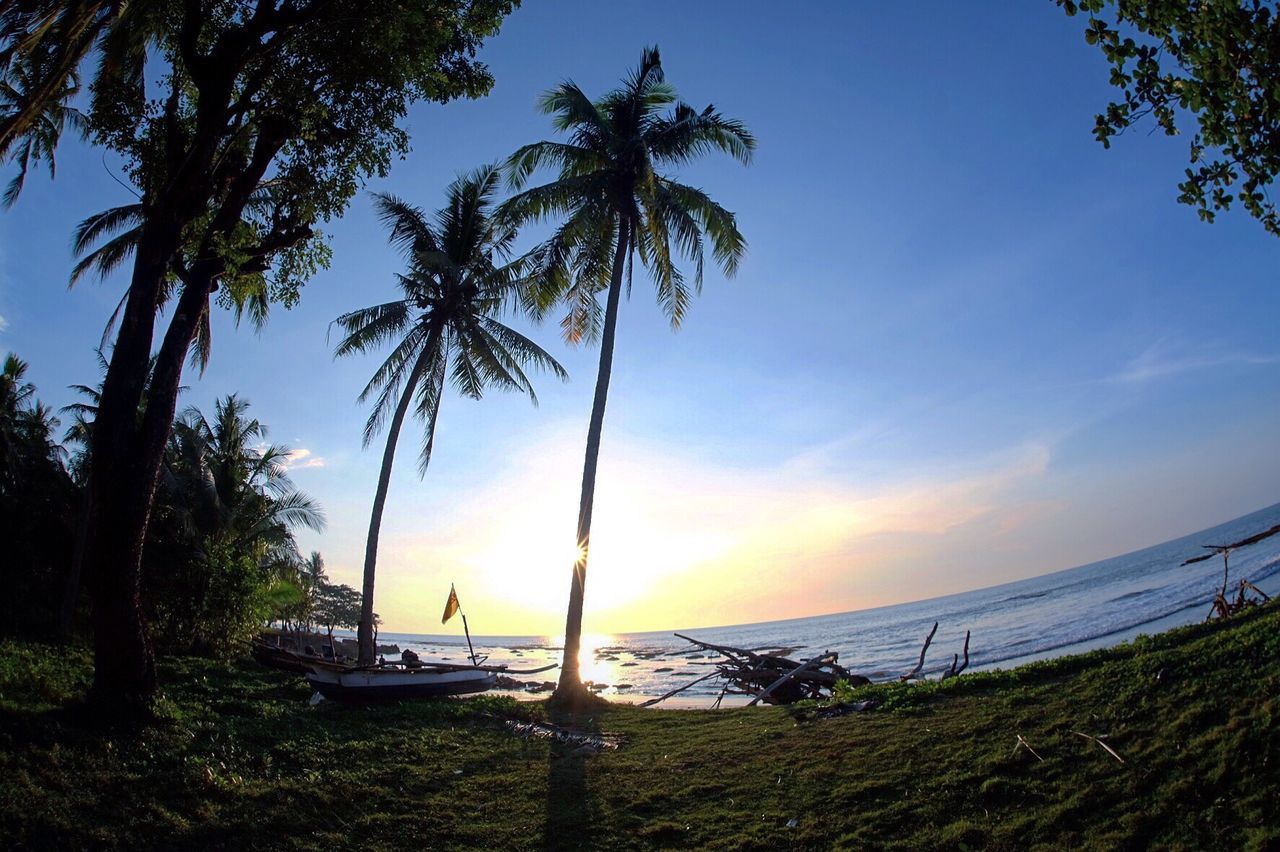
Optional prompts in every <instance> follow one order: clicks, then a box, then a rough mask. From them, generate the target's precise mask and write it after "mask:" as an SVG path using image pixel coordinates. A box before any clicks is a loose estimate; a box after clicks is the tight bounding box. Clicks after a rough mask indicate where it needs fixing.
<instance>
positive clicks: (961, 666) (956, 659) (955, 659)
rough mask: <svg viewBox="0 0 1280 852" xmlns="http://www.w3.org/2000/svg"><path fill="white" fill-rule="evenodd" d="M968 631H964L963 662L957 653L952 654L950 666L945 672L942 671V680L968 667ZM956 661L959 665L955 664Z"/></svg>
mask: <svg viewBox="0 0 1280 852" xmlns="http://www.w3.org/2000/svg"><path fill="white" fill-rule="evenodd" d="M970 632H971V631H968V630H966V631H965V632H964V662H963V663H961V662H960V655H959V654H952V655H951V668H949V669H947V670H946V671H945V672H943V673H942V679H943V680H946V679H947V678H949V677H955V676H956V675H958V674H960V672H962V671H964V670H965V669H967V668H969V633H970ZM957 663H959V667H957V665H956V664H957Z"/></svg>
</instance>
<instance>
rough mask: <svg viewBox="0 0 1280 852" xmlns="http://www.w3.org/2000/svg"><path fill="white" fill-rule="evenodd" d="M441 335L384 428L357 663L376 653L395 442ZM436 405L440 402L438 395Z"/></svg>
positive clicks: (431, 340)
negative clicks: (376, 607) (377, 583)
mask: <svg viewBox="0 0 1280 852" xmlns="http://www.w3.org/2000/svg"><path fill="white" fill-rule="evenodd" d="M440 335H441V329H440V327H439V325H436V326H435V327H433V328H432V329H431V330H430V331H429V332H428V333H427V342H426V346H425V347H424V348H423V350H422V355H421V356H420V357H419V358H418V362H417V363H416V364H414V365H413V372H412V373H410V374H409V379H408V381H406V382H405V385H404V387H403V388H401V389H400V401H399V402H398V403H396V411H395V414H393V415H392V417H391V424H390V426H389V427H388V428H387V446H386V449H384V450H383V451H382V470H381V471H380V472H379V473H378V490H377V491H375V492H374V495H373V513H372V515H371V517H370V518H369V537H368V539H367V540H366V542H365V546H364V586H363V588H362V589H361V597H360V624H359V626H358V627H357V629H356V638H357V640H358V641H359V645H360V653H359V663H360V665H362V666H368V665H372V664H373V661H374V657H375V656H376V647H375V644H374V634H373V583H374V575H375V574H376V572H377V566H378V535H379V533H380V532H381V531H382V511H383V509H385V508H386V505H387V490H388V489H389V488H390V487H391V467H392V465H393V464H394V463H395V459H396V442H397V441H399V439H400V427H401V426H402V425H403V424H404V416H405V414H406V413H408V411H409V405H410V404H411V403H412V402H413V394H414V391H416V390H417V389H418V383H419V382H420V381H422V374H423V373H424V372H426V369H427V365H428V364H429V363H430V361H431V353H432V352H433V351H434V350H435V348H436V347H437V346H439V345H440ZM436 405H437V406H439V405H440V398H439V397H438V396H437V397H436ZM435 424H436V419H435V417H434V416H432V417H431V418H430V424H429V426H428V428H429V429H431V430H432V431H433V432H434V431H435ZM427 439H428V440H430V439H431V435H428V436H427Z"/></svg>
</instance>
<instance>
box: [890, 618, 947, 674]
mask: <svg viewBox="0 0 1280 852" xmlns="http://www.w3.org/2000/svg"><path fill="white" fill-rule="evenodd" d="M937 632H938V622H936V621H935V622H934V623H933V629H932V630H930V631H929V635H928V636H926V637H925V638H924V647H923V648H921V649H920V662H918V663H916V667H915V668H914V669H912V670H911V671H909V672H907V673H906V674H904V675H903V676H902V677H901V678H899V680H902V681H908V680H911V679H912V678H913V677H915V676H916V675H918V674H920V670H921V669H923V668H924V655H925V654H926V653H928V651H929V643H930V642H932V641H933V634H935V633H937Z"/></svg>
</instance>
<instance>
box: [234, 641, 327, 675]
mask: <svg viewBox="0 0 1280 852" xmlns="http://www.w3.org/2000/svg"><path fill="white" fill-rule="evenodd" d="M249 654H250V656H252V657H253V659H254V660H256V661H257V662H259V663H261V664H262V665H264V666H267V667H268V668H273V669H279V670H280V671H285V672H296V673H297V674H306V673H307V672H309V671H312V670H313V669H316V668H337V669H346V668H350V667H351V664H349V663H344V662H342V661H341V660H335V659H333V658H331V657H322V656H320V655H318V654H300V653H298V652H297V651H291V650H289V649H288V648H281V647H278V646H276V645H271V644H269V643H267V642H263V641H261V640H259V639H255V640H253V643H252V648H251V649H250V651H249Z"/></svg>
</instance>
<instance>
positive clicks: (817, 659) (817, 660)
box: [747, 651, 837, 707]
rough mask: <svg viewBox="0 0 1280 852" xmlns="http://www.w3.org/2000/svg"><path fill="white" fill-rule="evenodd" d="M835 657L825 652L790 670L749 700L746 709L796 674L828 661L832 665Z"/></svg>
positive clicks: (766, 696)
mask: <svg viewBox="0 0 1280 852" xmlns="http://www.w3.org/2000/svg"><path fill="white" fill-rule="evenodd" d="M836 657H837V655H836V654H833V653H831V652H830V651H827V652H826V653H824V654H819V655H818V656H816V657H814V658H813V659H812V660H809V661H808V662H807V663H804V664H803V665H801V666H800V667H798V668H794V669H792V670H791V671H789V672H787V673H786V674H784V675H783V676H782V677H780V678H778V679H777V680H776V681H774V682H773V685H771V686H770V687H769V688H768V689H766V690H764V691H763V692H761V693H760V694H759V695H757V696H756V697H755V698H753V699H751V701H750V702H749V703H748V704H747V706H748V707H754V706H756V705H757V704H759V703H760V702H761V701H763V700H764V699H766V698H768V697H769V696H770V695H772V694H773V691H774V690H775V689H777V688H778V687H780V686H782V685H783V684H784V683H787V682H788V681H790V680H791V679H792V678H794V677H795V676H796V675H798V674H800V673H801V672H804V671H806V670H808V669H810V668H812V667H814V666H818V665H822V664H823V663H825V662H828V661H830V662H833V663H834V662H835V661H836Z"/></svg>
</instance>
